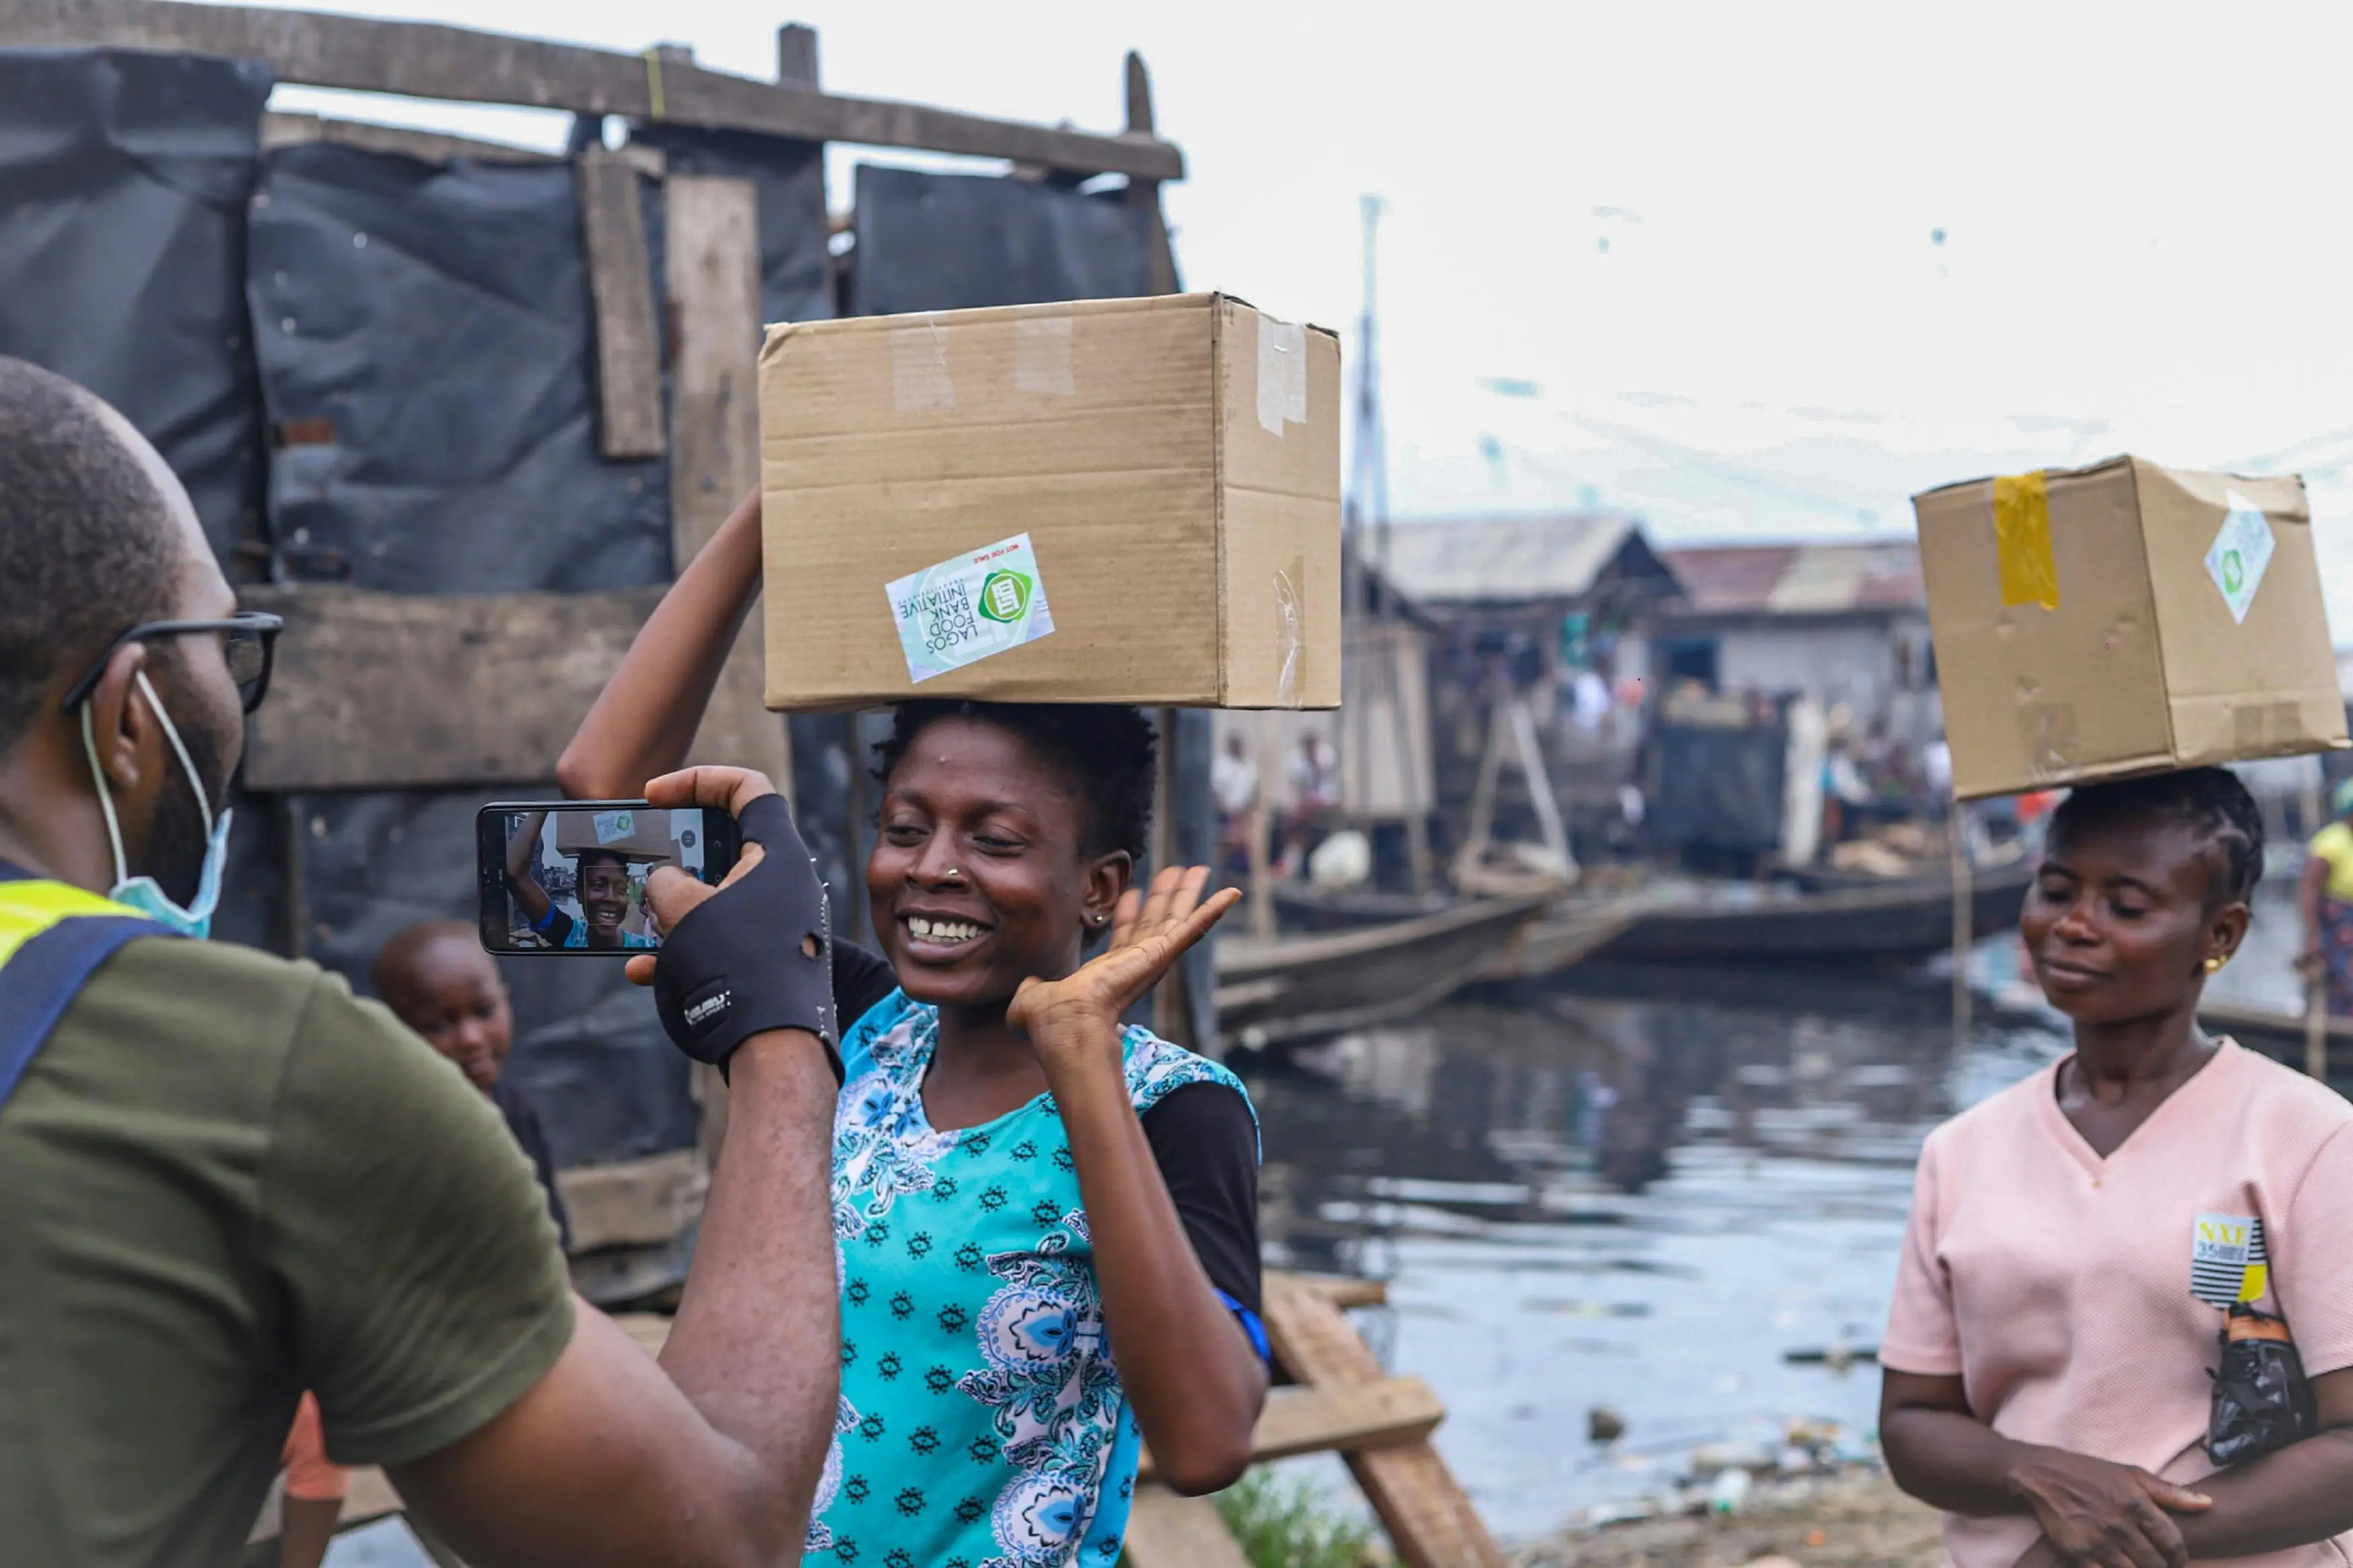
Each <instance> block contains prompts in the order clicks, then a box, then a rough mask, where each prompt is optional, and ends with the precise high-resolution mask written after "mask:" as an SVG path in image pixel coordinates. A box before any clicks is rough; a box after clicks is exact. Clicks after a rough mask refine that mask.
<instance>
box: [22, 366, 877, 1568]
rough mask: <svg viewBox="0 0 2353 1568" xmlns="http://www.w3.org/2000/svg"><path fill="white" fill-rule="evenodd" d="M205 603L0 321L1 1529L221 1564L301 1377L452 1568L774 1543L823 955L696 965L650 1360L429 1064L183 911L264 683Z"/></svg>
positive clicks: (199, 570)
mask: <svg viewBox="0 0 2353 1568" xmlns="http://www.w3.org/2000/svg"><path fill="white" fill-rule="evenodd" d="M235 608H236V605H235V600H234V598H233V596H232V595H231V594H230V591H229V588H228V585H227V583H226V582H224V581H223V579H222V577H221V575H220V573H219V571H218V570H217V569H216V566H215V564H214V563H213V558H212V555H211V552H210V551H209V550H208V549H207V547H206V542H205V540H204V537H203V535H202V533H201V532H200V531H199V529H198V526H197V522H196V519H195V512H194V510H193V509H192V508H191V507H190V505H189V502H188V499H187V496H186V494H185V491H184V490H183V489H181V487H180V485H179V483H178V482H177V481H176V480H175V479H174V478H173V476H172V474H171V473H170V471H169V470H168V469H167V468H165V467H164V463H163V460H162V459H161V458H159V457H157V455H156V454H155V451H154V449H153V447H150V446H149V445H148V444H147V443H146V442H145V441H144V440H143V439H142V438H141V437H139V436H138V435H137V433H136V432H134V431H133V430H132V428H131V427H130V426H129V425H127V424H126V423H124V422H123V420H122V419H121V416H118V415H116V414H115V413H114V412H113V411H112V410H111V409H110V408H108V407H106V406H105V405H103V404H101V403H100V402H99V401H98V400H97V399H95V398H93V397H91V396H90V395H88V394H86V393H84V392H82V391H80V390H79V389H78V388H76V387H73V386H72V385H70V384H68V383H66V382H64V381H61V380H59V379H58V378H57V377H55V376H52V375H49V374H47V373H45V372H42V371H39V370H37V369H36V368H34V367H32V366H30V365H27V364H25V363H22V362H19V361H15V360H10V359H6V358H5V357H0V1194H7V1197H6V1199H5V1202H0V1279H5V1281H6V1287H5V1289H0V1543H5V1550H0V1556H5V1558H6V1560H7V1561H9V1562H11V1563H16V1562H24V1563H79V1564H84V1565H85V1568H111V1565H115V1564H132V1563H165V1562H168V1563H174V1564H179V1563H229V1562H233V1561H235V1560H236V1557H237V1552H238V1550H239V1547H240V1546H241V1544H242V1542H244V1540H245V1537H246V1533H247V1531H248V1527H249V1526H250V1525H251V1524H252V1522H253V1519H254V1516H255V1513H256V1511H257V1510H258V1508H259V1504H260V1502H261V1500H262V1497H263V1495H264V1493H265V1492H266V1490H267V1489H268V1487H269V1481H270V1479H271V1476H272V1475H273V1473H274V1471H275V1469H276V1467H277V1462H278V1458H279V1453H280V1445H281V1443H282V1442H283V1440H284V1438H285V1436H286V1433H287V1430H288V1426H289V1425H290V1422H291V1420H292V1418H293V1415H294V1411H295V1405H296V1400H297V1397H298V1396H299V1394H301V1391H302V1390H304V1389H306V1388H307V1389H311V1390H313V1391H315V1392H316V1394H317V1395H318V1401H319V1406H320V1410H321V1414H322V1418H323V1422H324V1426H325V1432H326V1445H327V1449H328V1452H329V1453H330V1455H331V1456H332V1457H333V1458H335V1459H336V1460H338V1461H340V1462H342V1463H345V1464H367V1463H375V1464H382V1465H385V1466H386V1467H387V1468H389V1469H390V1471H391V1474H392V1477H393V1479H394V1482H395V1484H396V1486H397V1487H398V1488H399V1489H400V1491H401V1493H402V1495H403V1497H404V1498H405V1499H406V1501H407V1502H408V1504H409V1506H410V1507H411V1508H412V1509H413V1510H415V1511H416V1512H417V1514H418V1515H419V1516H420V1517H421V1518H422V1519H423V1520H424V1521H425V1522H426V1523H427V1525H428V1526H429V1527H430V1528H431V1529H432V1531H434V1532H435V1533H436V1534H437V1535H438V1536H439V1537H440V1538H441V1539H442V1540H444V1541H445V1542H448V1544H449V1545H450V1546H451V1547H452V1548H453V1549H454V1550H456V1551H457V1552H459V1553H460V1554H461V1555H462V1556H463V1557H464V1558H465V1559H466V1561H467V1562H469V1563H471V1564H473V1565H474V1568H501V1565H504V1564H524V1563H550V1564H554V1563H561V1564H565V1568H585V1565H589V1564H607V1563H609V1564H615V1565H620V1564H629V1565H631V1568H635V1565H638V1564H648V1563H665V1564H669V1563H677V1564H690V1563H691V1564H737V1563H776V1562H779V1561H791V1560H792V1559H793V1557H794V1555H795V1554H796V1552H797V1550H798V1548H799V1545H800V1542H801V1539H802V1532H803V1530H804V1528H805V1525H806V1522H807V1514H808V1508H809V1500H810V1496H811V1493H812V1491H813V1489H814V1487H815V1484H816V1480H817V1477H818V1470H819V1468H820V1467H821V1465H822V1463H823V1461H824V1458H825V1452H826V1445H827V1440H828V1436H829V1435H830V1431H831V1427H832V1422H833V1416H834V1413H835V1401H836V1383H837V1376H836V1362H837V1353H838V1352H837V1340H838V1327H837V1320H836V1315H835V1306H834V1301H835V1282H834V1271H833V1248H832V1238H831V1234H830V1221H829V1206H828V1201H827V1192H828V1175H827V1144H828V1133H829V1129H830V1121H831V1115H832V1108H833V1100H834V1079H833V1077H832V1075H831V1072H830V1070H829V1068H828V1066H827V1061H826V1056H825V1052H824V1050H823V1048H822V1047H821V1046H820V1045H819V1043H818V1035H819V1034H821V1033H824V1032H827V1031H829V1029H830V1026H831V1024H830V993H829V990H828V991H827V992H826V994H825V995H824V996H823V998H822V999H821V1001H820V1000H819V999H818V998H817V997H816V996H815V994H814V993H813V992H812V991H810V989H809V988H808V987H807V984H802V985H801V988H800V989H799V990H797V991H789V992H787V993H783V994H779V993H777V992H776V990H775V989H774V987H771V988H770V990H769V992H768V993H766V994H762V993H761V987H760V985H759V984H743V983H739V984H736V985H735V987H734V992H733V994H734V997H735V1002H734V1005H733V1012H732V1014H731V1015H730V1023H731V1026H730V1028H729V1029H727V1030H725V1031H722V1032H714V1031H712V1030H709V1029H705V1030H704V1031H703V1037H702V1038H699V1039H697V1040H696V1041H695V1042H694V1044H695V1047H696V1052H697V1054H698V1055H700V1056H702V1057H704V1058H705V1059H712V1058H720V1059H728V1060H730V1061H731V1065H732V1069H733V1070H732V1083H733V1093H732V1097H731V1111H732V1121H731V1129H730V1131H731V1133H732V1136H730V1137H729V1139H728V1140H727V1142H726V1146H725V1150H724V1152H723V1157H722V1159H721V1162H720V1165H719V1168H718V1171H717V1172H716V1173H715V1175H714V1178H713V1181H712V1189H711V1196H710V1202H709V1206H708V1209H707V1211H706V1214H705V1216H704V1220H703V1225H702V1238H701V1244H700V1248H699V1251H698V1255H697V1257H696V1260H695V1264H694V1268H693V1271H692V1273H691V1276H690V1277H689V1279H688V1282H687V1286H686V1291H685V1297H684V1300H683V1301H682V1304H681V1309H680V1312H679V1317H678V1321H677V1325H676V1329H675V1331H673V1333H672V1334H671V1336H670V1342H669V1344H668V1346H667V1348H666V1349H665V1350H664V1351H663V1352H662V1357H661V1361H660V1363H659V1365H658V1364H657V1363H655V1362H653V1361H652V1360H650V1359H649V1358H648V1357H647V1356H646V1355H645V1353H644V1352H642V1351H640V1350H638V1348H637V1346H636V1345H634V1344H633V1343H632V1342H630V1341H629V1340H628V1338H627V1337H626V1336H625V1335H623V1334H622V1333H621V1331H619V1330H618V1329H617V1328H616V1327H615V1326H614V1325H613V1324H612V1323H611V1322H609V1321H607V1320H606V1319H605V1318H604V1317H602V1316H601V1315H600V1314H598V1313H597V1312H596V1311H595V1310H592V1309H590V1308H589V1307H587V1306H586V1305H585V1304H583V1303H580V1302H578V1301H576V1300H575V1299H574V1298H573V1297H572V1295H571V1294H570V1291H569V1289H568V1288H567V1285H566V1281H565V1271H564V1265H563V1259H562V1258H561V1257H560V1256H559V1255H558V1253H557V1250H556V1246H555V1233H554V1225H553V1224H552V1223H551V1222H550V1220H549V1217H548V1212H547V1206H546V1203H545V1201H544V1199H543V1197H542V1195H541V1194H540V1190H539V1187H538V1184H537V1183H536V1182H535V1181H534V1180H533V1175H532V1171H531V1167H530V1165H529V1163H527V1162H526V1161H525V1160H524V1159H523V1157H522V1154H521V1153H520V1152H518V1151H517V1149H516V1148H515V1145H514V1142H513V1141H512V1138H510V1137H509V1135H508V1133H507V1131H506V1129H505V1128H504V1127H503V1126H502V1125H501V1122H500V1120H499V1115H498V1112H497V1111H496V1110H494V1109H493V1108H492V1107H491V1103H490V1102H489V1100H486V1099H485V1098H484V1097H483V1096H482V1095H481V1094H480V1093H479V1092H477V1091H476V1090H475V1089H473V1088H471V1087H470V1085H469V1084H468V1083H467V1082H466V1080H465V1079H464V1078H463V1077H461V1076H460V1075H459V1072H458V1071H457V1070H455V1069H454V1068H451V1067H450V1066H449V1065H448V1063H447V1062H445V1061H442V1060H441V1059H440V1058H438V1057H437V1056H435V1055H434V1053H433V1052H432V1050H431V1049H430V1048H429V1047H427V1046H426V1045H425V1044H424V1043H423V1042H422V1041H420V1040H418V1039H417V1037H415V1036H414V1035H412V1034H410V1033H409V1032H408V1031H407V1030H406V1029H404V1028H402V1027H401V1026H399V1025H398V1024H396V1022H395V1021H394V1020H393V1018H392V1016H390V1015H389V1014H388V1013H386V1012H385V1011H384V1010H383V1009H382V1008H381V1007H379V1006H377V1005H375V1004H373V1003H363V1002H359V1001H355V1000H354V999H353V996H352V995H351V994H350V992H349V991H348V990H347V989H346V988H345V987H344V985H343V983H342V982H341V981H340V980H338V979H335V978H333V977H331V976H329V975H326V974H324V973H322V972H321V971H319V970H318V969H317V968H316V967H314V966H311V965H309V964H301V963H285V962H282V961H280V960H279V959H276V958H272V957H269V956H267V955H264V954H261V953H259V952H251V951H246V950H240V949H237V948H232V947H227V946H219V945H214V944H210V943H207V942H203V941H200V940H187V938H188V937H191V936H197V935H200V934H201V933H202V931H203V930H204V928H205V925H206V917H207V915H208V912H209V909H210V905H211V901H212V899H213V897H214V896H215V895H216V892H217V884H218V873H219V864H220V858H221V855H220V848H221V847H222V846H223V845H224V844H225V842H226V834H225V832H223V831H222V827H221V824H220V818H221V814H222V811H223V803H224V801H225V797H226V792H227V784H228V780H229V776H230V773H232V771H233V770H234V769H235V767H236V766H237V760H238V757H239V756H240V754H241V752H242V751H243V745H244V717H243V710H249V709H250V707H251V706H252V705H253V704H254V703H255V702H257V701H258V700H259V698H260V697H261V695H262V692H263V690H264V689H265V688H266V685H267V680H268V673H269V630H270V628H269V626H266V625H264V624H262V623H260V622H256V621H253V620H250V619H248V620H246V621H243V622H238V621H236V620H233V619H232V616H233V614H234V611H235ZM649 793H655V794H656V795H657V798H659V799H661V800H662V801H663V802H664V804H667V805H707V806H719V807H725V808H727V809H730V810H733V811H736V812H738V813H741V812H742V811H744V809H745V808H746V807H748V806H751V805H753V803H754V801H755V800H756V799H758V798H759V797H760V796H763V795H770V794H773V792H772V791H771V790H769V789H768V787H767V785H766V782H765V780H762V779H760V778H759V777H758V776H757V775H755V774H748V773H733V772H730V771H726V770H709V769H706V770H702V772H701V773H690V774H681V775H678V776H677V777H676V778H673V779H669V780H662V781H657V784H655V785H654V786H652V789H651V790H650V791H649ZM772 805H773V803H772ZM781 815H782V814H781V813H779V812H776V811H774V810H773V809H770V810H767V811H765V819H766V820H768V821H770V822H773V821H774V820H775V819H776V817H778V816H781ZM747 831H748V829H747ZM767 841H768V843H769V844H770V846H771V847H784V846H786V844H787V843H790V842H792V839H791V834H790V828H789V823H788V822H786V824H785V826H784V829H783V831H782V833H781V834H780V833H779V832H777V831H776V829H774V828H773V827H772V828H771V829H770V830H769V832H768V834H767ZM804 859H805V856H795V855H792V854H776V855H771V856H768V857H766V858H763V857H761V856H759V855H758V854H756V853H754V852H752V851H749V850H747V852H746V854H745V857H744V861H743V862H742V863H741V864H740V865H739V868H738V875H737V877H736V878H731V883H734V884H736V885H735V886H733V887H731V888H728V889H720V890H718V891H716V892H712V890H709V889H701V888H699V887H695V886H693V885H691V883H690V882H689V881H688V879H684V878H682V877H681V878H675V879H666V885H665V887H664V889H662V892H661V896H660V897H659V898H658V899H657V906H658V911H659V913H660V914H662V915H663V916H664V917H665V918H666V919H667V920H668V921H670V922H672V923H673V924H675V923H676V922H678V921H681V920H682V919H683V918H684V917H685V915H686V913H687V911H688V910H690V909H691V908H692V907H693V906H694V905H696V904H698V903H702V902H703V901H704V900H718V901H719V902H718V903H717V904H715V905H714V906H713V907H712V908H709V909H707V910H702V911H700V915H701V918H700V919H699V920H697V921H689V922H687V925H686V926H684V927H681V929H680V932H679V934H680V940H679V941H678V942H676V943H675V944H674V946H673V949H672V950H671V951H670V952H665V953H664V955H663V959H662V964H663V966H664V968H665V970H666V971H667V972H668V973H677V972H678V970H679V968H680V966H683V965H688V964H690V963H693V964H694V965H695V967H694V969H693V973H696V975H697V976H698V977H699V978H700V977H707V976H708V975H709V974H710V973H712V963H713V961H712V960H711V959H710V958H709V957H708V955H705V956H704V957H703V958H702V961H701V962H700V963H696V959H697V955H696V953H695V952H693V951H691V947H692V944H691V942H689V940H688V937H689V935H690V933H691V932H693V931H700V932H701V933H702V936H701V938H700V940H702V941H703V942H705V943H706V945H708V944H709V943H710V942H712V941H713V940H714V937H713V934H712V933H714V932H715V933H716V938H715V940H717V941H718V942H721V943H722V944H724V943H725V942H726V941H727V939H728V938H730V937H731V936H732V937H733V938H734V940H735V942H736V943H737V944H738V945H743V944H744V942H745V933H744V932H743V931H729V929H728V919H729V910H731V909H733V908H736V907H740V899H741V898H742V896H743V895H744V894H746V893H751V892H756V893H758V894H759V895H760V896H761V899H762V900H763V908H764V909H765V910H771V911H772V910H774V909H775V908H776V906H777V905H778V903H779V902H782V903H785V904H787V905H792V904H794V903H795V900H814V899H815V898H816V897H818V894H816V893H815V891H814V889H815V877H814V874H813V873H808V874H806V875H805V876H804V875H799V874H797V870H798V871H799V872H805V870H806V868H805V867H803V866H801V865H800V862H801V861H803V860H804ZM731 895H732V896H733V898H734V899H736V900H739V901H738V902H736V903H731V902H730V901H729V900H731ZM796 907H797V906H796ZM714 917H715V918H714ZM174 932H177V933H180V934H178V935H174ZM125 933H130V935H131V938H132V939H131V940H128V941H121V938H122V937H123V936H124V934H125ZM645 967H646V972H647V973H649V974H651V973H652V972H653V969H654V966H653V965H652V964H650V963H649V964H647V965H646V966H645ZM720 967H721V973H722V979H723V980H724V979H725V978H727V976H726V975H725V973H724V965H723V963H722V964H721V966H720ZM776 967H779V968H786V969H789V968H792V967H793V966H791V965H789V964H785V965H778V966H776ZM795 973H798V971H797V970H796V971H795ZM655 984H656V985H657V989H658V991H659V990H660V988H661V987H662V986H663V985H664V984H667V982H666V981H665V980H664V979H663V978H661V977H659V976H656V977H655ZM665 1008H666V1011H675V1009H674V1008H673V1007H671V1006H670V1005H669V1004H668V1003H667V1002H666V1004H665ZM731 1047H732V1056H730V1055H729V1052H730V1049H731Z"/></svg>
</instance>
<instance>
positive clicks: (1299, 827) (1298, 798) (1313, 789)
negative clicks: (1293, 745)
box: [1282, 731, 1340, 877]
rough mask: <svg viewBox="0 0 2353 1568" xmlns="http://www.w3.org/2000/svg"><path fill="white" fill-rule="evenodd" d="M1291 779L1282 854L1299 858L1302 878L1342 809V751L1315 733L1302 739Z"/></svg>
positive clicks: (1294, 757)
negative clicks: (1316, 848)
mask: <svg viewBox="0 0 2353 1568" xmlns="http://www.w3.org/2000/svg"><path fill="white" fill-rule="evenodd" d="M1289 777H1290V783H1291V812H1290V821H1289V823H1288V824H1287V825H1286V826H1287V831H1286V832H1285V833H1284V835H1283V837H1285V839H1287V840H1288V842H1287V843H1285V844H1284V846H1283V850H1282V852H1283V856H1284V858H1286V859H1288V858H1293V857H1296V858H1297V859H1298V862H1299V875H1301V876H1303V877H1304V876H1305V875H1307V863H1308V861H1309V859H1310V858H1312V857H1313V856H1314V853H1315V847H1316V846H1317V845H1319V844H1321V843H1323V842H1324V837H1325V835H1327V834H1329V833H1330V832H1331V831H1332V819H1333V817H1334V816H1335V814H1336V813H1337V812H1338V811H1339V809H1340V752H1339V748H1338V747H1336V746H1335V745H1333V744H1332V742H1331V741H1330V740H1329V739H1327V738H1326V737H1324V736H1323V735H1319V734H1316V733H1315V732H1314V731H1309V732H1307V733H1306V734H1304V735H1302V736H1300V737H1299V750H1298V751H1297V752H1293V754H1292V758H1291V768H1290V774H1289Z"/></svg>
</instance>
